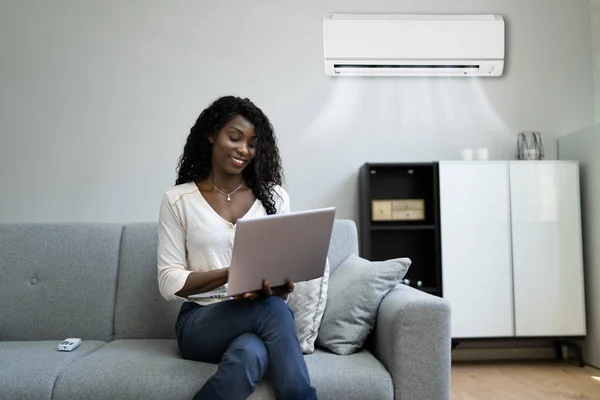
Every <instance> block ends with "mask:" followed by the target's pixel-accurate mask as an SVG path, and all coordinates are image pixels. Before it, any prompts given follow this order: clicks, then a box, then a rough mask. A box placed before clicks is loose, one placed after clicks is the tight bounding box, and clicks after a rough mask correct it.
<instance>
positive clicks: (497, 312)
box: [439, 161, 514, 338]
mask: <svg viewBox="0 0 600 400" xmlns="http://www.w3.org/2000/svg"><path fill="white" fill-rule="evenodd" d="M439 174H440V215H441V243H442V278H443V293H444V298H446V299H447V300H448V301H449V302H450V304H451V308H452V337H453V338H478V337H479V338H481V337H510V336H513V335H514V316H513V293H512V271H511V262H510V261H511V257H510V251H511V250H510V214H509V205H510V202H509V191H508V189H509V188H508V185H509V183H508V162H496V161H489V162H488V161H485V162H454V161H451V162H440V168H439Z"/></svg>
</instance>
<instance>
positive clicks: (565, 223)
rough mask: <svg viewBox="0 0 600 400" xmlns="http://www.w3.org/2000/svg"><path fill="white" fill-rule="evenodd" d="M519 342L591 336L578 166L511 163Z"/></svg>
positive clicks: (552, 163)
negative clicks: (587, 326)
mask: <svg viewBox="0 0 600 400" xmlns="http://www.w3.org/2000/svg"><path fill="white" fill-rule="evenodd" d="M510 181H511V185H510V187H511V189H510V190H511V196H510V198H511V215H512V219H511V220H512V242H513V245H512V247H513V265H514V267H513V274H514V291H515V299H514V301H515V328H516V335H517V336H534V337H536V336H582V335H584V334H585V312H584V310H585V305H584V290H583V285H584V283H583V282H584V281H583V252H582V239H581V212H580V196H579V174H578V168H577V164H576V163H575V162H565V161H558V162H554V161H542V162H511V163H510Z"/></svg>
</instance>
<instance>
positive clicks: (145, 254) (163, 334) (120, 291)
mask: <svg viewBox="0 0 600 400" xmlns="http://www.w3.org/2000/svg"><path fill="white" fill-rule="evenodd" d="M157 246H158V228H157V224H156V223H132V224H127V225H125V228H124V229H123V240H122V245H121V256H120V260H119V287H118V288H117V305H116V310H115V339H175V321H176V320H177V314H178V312H179V308H180V307H181V303H183V300H182V301H167V300H165V299H164V298H163V297H162V296H161V295H160V292H159V291H158V280H157V275H156V251H157Z"/></svg>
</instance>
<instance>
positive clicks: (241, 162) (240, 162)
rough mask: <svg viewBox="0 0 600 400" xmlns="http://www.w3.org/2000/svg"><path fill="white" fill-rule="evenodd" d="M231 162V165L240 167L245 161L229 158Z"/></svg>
mask: <svg viewBox="0 0 600 400" xmlns="http://www.w3.org/2000/svg"><path fill="white" fill-rule="evenodd" d="M229 158H231V159H232V160H233V163H234V164H235V165H236V166H238V167H241V166H243V165H244V164H245V163H246V160H244V159H242V158H237V157H231V156H230V157H229Z"/></svg>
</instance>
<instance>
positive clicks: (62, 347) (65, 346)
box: [58, 338, 81, 351]
mask: <svg viewBox="0 0 600 400" xmlns="http://www.w3.org/2000/svg"><path fill="white" fill-rule="evenodd" d="M80 344H81V339H79V338H67V339H65V340H63V341H62V342H61V343H60V344H59V345H58V350H59V351H73V350H75V349H76V348H77V347H79V345H80Z"/></svg>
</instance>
